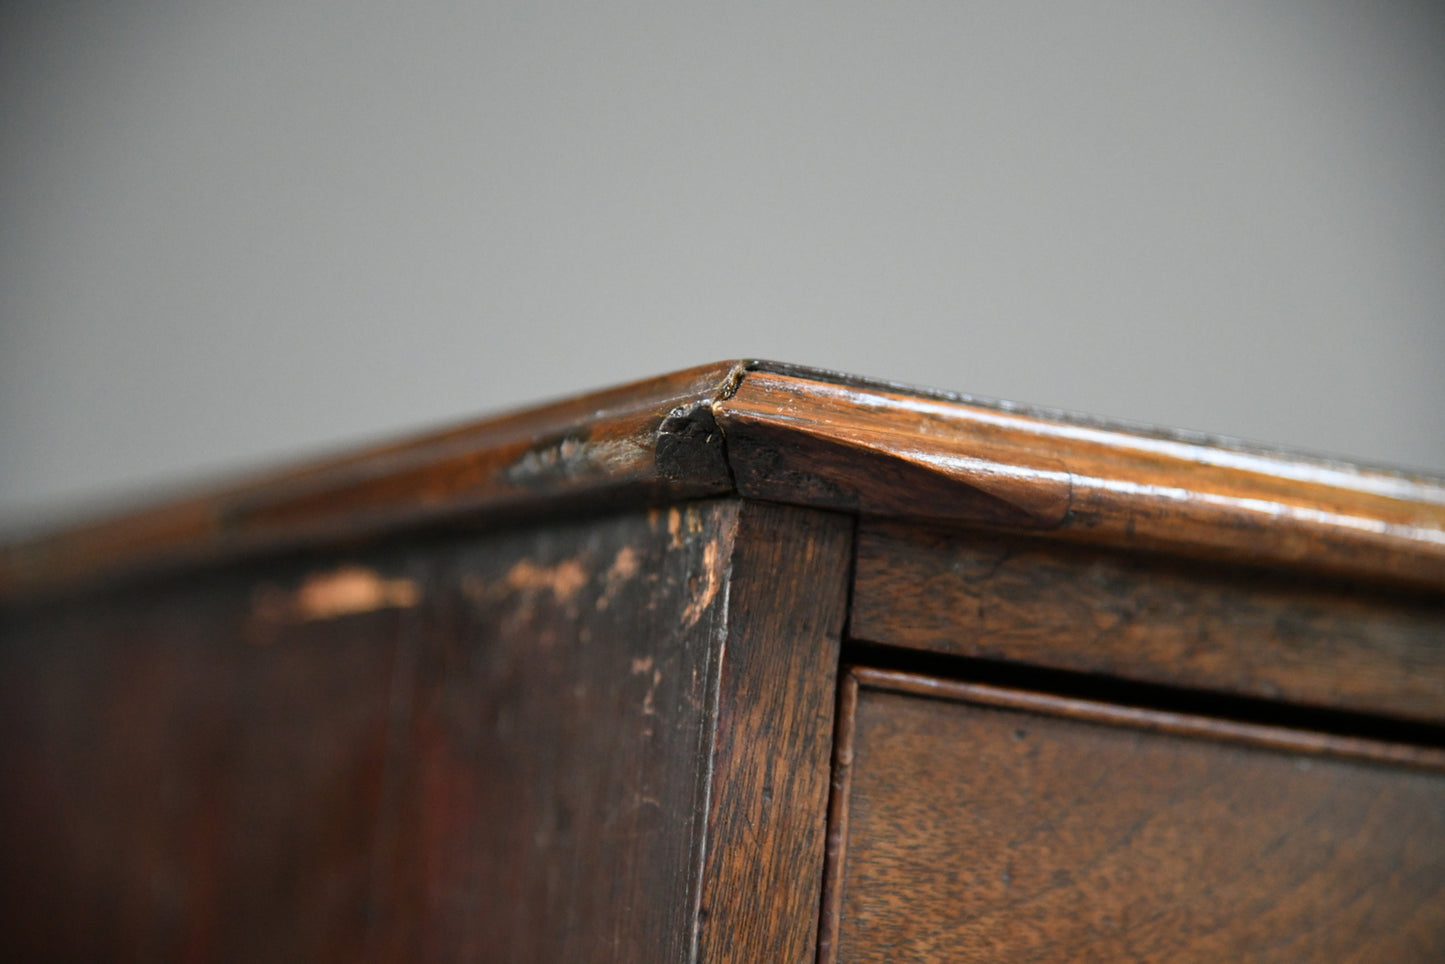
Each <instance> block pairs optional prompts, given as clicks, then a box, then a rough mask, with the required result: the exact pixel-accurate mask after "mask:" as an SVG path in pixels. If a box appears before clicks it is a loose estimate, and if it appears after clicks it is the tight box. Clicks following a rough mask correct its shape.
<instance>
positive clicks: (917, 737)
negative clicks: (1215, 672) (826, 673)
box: [837, 674, 1445, 964]
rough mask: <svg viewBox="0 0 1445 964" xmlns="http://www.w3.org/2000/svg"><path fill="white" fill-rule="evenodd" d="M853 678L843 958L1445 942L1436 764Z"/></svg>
mask: <svg viewBox="0 0 1445 964" xmlns="http://www.w3.org/2000/svg"><path fill="white" fill-rule="evenodd" d="M862 681H863V683H864V687H863V690H862V693H861V696H860V698H859V701H858V708H857V719H856V732H855V737H854V741H853V745H852V757H851V760H852V767H851V770H852V773H851V792H850V796H849V815H848V821H849V823H848V841H847V850H846V857H845V866H844V868H843V873H842V881H841V885H842V886H841V891H842V892H841V894H840V897H841V916H840V920H839V923H840V939H839V948H838V956H837V959H838V960H839V961H842V962H853V961H890V962H897V961H941V960H1031V961H1068V962H1079V961H1109V962H1113V961H1120V960H1128V961H1178V960H1191V961H1226V960H1230V961H1232V960H1251V961H1289V962H1297V961H1329V962H1348V961H1358V962H1361V964H1364V962H1375V961H1392V962H1412V961H1419V962H1425V961H1437V960H1440V959H1441V957H1442V956H1445V773H1442V772H1441V771H1440V770H1438V769H1434V770H1419V769H1406V770H1398V769H1391V768H1386V767H1382V766H1379V765H1377V764H1374V763H1370V762H1364V761H1362V760H1359V759H1345V758H1336V759H1331V758H1319V757H1314V758H1305V757H1300V756H1297V755H1294V754H1290V753H1285V752H1280V751H1279V750H1276V749H1270V748H1266V747H1264V746H1261V745H1259V744H1258V743H1257V742H1242V741H1240V742H1237V741H1235V740H1233V739H1228V738H1224V737H1225V736H1226V735H1225V734H1213V731H1212V729H1211V726H1210V724H1209V723H1208V721H1204V722H1202V723H1201V725H1200V727H1199V729H1198V731H1197V733H1198V735H1193V736H1185V735H1173V734H1165V733H1161V732H1150V731H1149V730H1145V729H1141V728H1137V727H1134V726H1121V725H1111V724H1109V723H1107V722H1099V723H1089V722H1082V721H1081V720H1080V719H1079V718H1078V716H1079V714H1078V713H1077V712H1075V710H1077V707H1066V708H1064V709H1065V712H1064V713H1062V714H1055V713H1052V712H1050V710H1049V706H1048V700H1047V698H1046V697H1034V698H1033V700H1032V704H1031V705H1032V706H1033V709H1034V711H1033V712H1019V711H1017V710H1013V709H1002V708H999V707H998V706H997V705H990V704H989V703H987V702H985V703H979V702H971V703H970V702H961V701H953V700H944V699H925V698H920V697H918V696H912V695H903V694H900V693H897V692H891V691H889V690H887V689H880V688H878V687H879V686H887V685H889V681H888V680H887V679H886V677H885V678H874V679H873V680H871V681H870V680H869V678H868V676H867V675H866V674H865V675H864V676H863V677H862ZM870 684H871V685H870ZM944 688H945V689H946V684H945V687H944ZM952 695H955V696H961V697H964V698H968V697H969V696H970V694H969V692H968V690H967V689H966V688H965V689H960V690H958V691H957V692H955V693H953V694H952ZM1111 710H1112V708H1103V711H1104V713H1105V714H1106V715H1107V713H1108V712H1110V711H1111ZM1070 717H1073V718H1070ZM1103 718H1107V716H1106V717H1103ZM1103 718H1101V719H1103ZM1303 739H1305V741H1306V742H1308V739H1309V738H1308V737H1303ZM1281 742H1282V743H1283V742H1288V738H1286V737H1282V738H1281Z"/></svg>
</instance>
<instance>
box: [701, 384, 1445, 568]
mask: <svg viewBox="0 0 1445 964" xmlns="http://www.w3.org/2000/svg"><path fill="white" fill-rule="evenodd" d="M713 410H714V413H715V415H716V418H717V422H718V425H719V426H720V427H721V428H722V429H723V432H724V434H725V436H726V438H727V446H728V456H729V460H730V463H731V465H732V468H733V474H734V476H735V478H736V481H737V487H738V491H739V492H740V493H741V494H743V495H745V496H749V497H752V498H761V499H773V500H777V501H783V502H802V503H806V504H809V505H817V506H825V507H831V508H835V509H841V510H847V511H856V512H860V513H864V514H869V515H879V516H893V517H908V518H916V519H930V520H939V521H944V522H948V523H953V524H966V525H986V526H997V527H1004V528H1010V529H1021V530H1033V531H1045V532H1051V533H1055V534H1057V535H1059V536H1061V537H1066V538H1070V539H1080V540H1086V541H1090V542H1096V543H1104V544H1109V545H1119V546H1127V547H1130V548H1143V549H1157V550H1164V551H1169V552H1176V553H1183V554H1187V555H1207V556H1211V557H1215V558H1220V559H1229V560H1233V561H1244V562H1250V563H1257V564H1264V565H1277V566H1278V565H1282V566H1287V567H1292V568H1301V569H1307V570H1312V571H1327V572H1333V573H1339V574H1344V575H1349V576H1354V577H1358V578H1367V579H1371V580H1385V581H1395V582H1400V583H1405V584H1411V585H1415V586H1421V587H1429V588H1433V589H1435V590H1437V591H1438V590H1440V589H1442V588H1445V483H1442V482H1441V481H1440V480H1438V479H1431V478H1425V477H1412V476H1405V475H1400V474H1395V473H1390V472H1386V471H1378V470H1369V469H1363V468H1358V467H1354V466H1348V465H1343V464H1340V463H1331V462H1327V461H1324V460H1321V459H1312V458H1309V457H1304V456H1293V455H1285V454H1276V453H1269V452H1267V451H1264V450H1261V449H1257V448H1250V447H1246V446H1241V445H1238V444H1233V443H1221V442H1218V441H1217V440H1208V439H1200V438H1190V437H1188V436H1183V435H1170V434H1167V433H1160V432H1151V431H1144V430H1128V429H1124V428H1120V427H1116V426H1112V425H1109V424H1107V423H1099V422H1093V421H1090V420H1084V419H1070V418H1067V417H1065V416H1062V415H1060V414H1058V413H1053V414H1044V413H1038V412H1033V411H1029V410H1019V409H1015V408H1013V407H1011V406H1006V405H995V406H992V407H990V406H986V405H981V404H978V403H977V402H975V401H967V402H965V401H961V400H954V399H950V398H947V397H931V396H928V395H924V394H917V393H910V392H908V391H907V390H904V389H901V388H898V387H896V386H894V387H891V388H889V387H882V386H878V385H876V384H871V383H868V382H857V383H851V384H850V383H848V382H846V381H836V380H833V379H831V378H827V377H820V376H819V375H816V374H809V373H801V372H789V371H776V372H775V371H766V370H758V371H753V372H750V373H749V374H748V375H747V376H746V377H744V378H743V379H742V380H741V381H740V382H739V384H738V386H737V389H736V391H735V392H733V393H732V394H731V395H729V396H728V397H726V398H724V399H721V400H719V401H718V402H717V403H716V404H714V406H713Z"/></svg>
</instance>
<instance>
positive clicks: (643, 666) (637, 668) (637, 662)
mask: <svg viewBox="0 0 1445 964" xmlns="http://www.w3.org/2000/svg"><path fill="white" fill-rule="evenodd" d="M650 672H652V657H651V656H643V657H641V658H634V659H633V660H632V675H633V676H641V675H642V674H643V673H650Z"/></svg>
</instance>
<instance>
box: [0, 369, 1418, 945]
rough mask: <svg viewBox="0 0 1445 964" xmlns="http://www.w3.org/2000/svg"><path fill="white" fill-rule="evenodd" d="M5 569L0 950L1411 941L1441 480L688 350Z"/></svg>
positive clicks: (18, 547)
mask: <svg viewBox="0 0 1445 964" xmlns="http://www.w3.org/2000/svg"><path fill="white" fill-rule="evenodd" d="M0 593H3V599H4V608H3V617H0V618H3V623H0V632H3V636H0V720H3V727H0V770H3V772H4V774H5V775H6V776H5V785H4V786H5V789H4V793H3V796H0V859H3V865H4V867H5V868H6V873H5V874H4V875H3V879H0V926H3V932H4V933H5V934H6V935H7V942H8V943H9V944H10V946H11V947H13V948H14V949H15V950H16V951H17V952H18V954H19V956H20V957H22V958H24V959H33V960H55V959H75V960H82V959H84V960H97V959H111V960H171V959H175V960H179V959H184V960H207V961H209V960H268V961H274V960H347V961H354V960H378V961H380V960H388V961H389V960H411V959H426V960H432V959H435V960H475V961H627V962H635V961H713V962H756V961H788V962H804V961H808V962H811V961H819V962H823V964H831V962H834V961H838V962H842V961H962V960H1011V961H1023V960H1036V961H1119V960H1139V961H1214V960H1218V961H1238V960H1260V961H1306V960H1320V961H1350V960H1358V961H1384V960H1388V961H1394V962H1405V961H1437V960H1440V959H1442V958H1445V483H1442V482H1441V481H1439V480H1435V479H1430V478H1422V477H1412V476H1405V475H1401V474H1397V473H1392V472H1389V471H1384V470H1374V469H1366V468H1361V467H1356V466H1350V465H1344V464H1339V463H1333V462H1328V461H1324V460H1318V459H1312V458H1308V457H1304V456H1296V455H1290V454H1281V453H1277V452H1273V451H1269V450H1264V449H1260V448H1255V447H1251V446H1248V445H1244V444H1240V443H1232V442H1221V441H1217V440H1211V439H1205V438H1200V437H1194V436H1189V435H1184V434H1173V433H1167V432H1157V431H1152V430H1144V429H1139V428H1133V427H1124V426H1118V425H1114V424H1110V423H1105V422H1096V421H1091V420H1088V419H1082V418H1078V417H1074V416H1067V415H1063V414H1060V413H1055V412H1044V411H1037V410H1030V409H1023V408H1018V407H1014V406H1008V405H1002V404H998V403H988V402H982V401H979V400H974V399H970V398H967V397H963V396H955V395H948V394H943V393H927V392H918V391H914V390H909V389H904V388H900V387H899V386H895V385H890V384H886V383H877V382H870V381H867V380H861V379H854V378H849V377H845V376H840V375H836V374H832V373H826V372H817V371H812V370H807V369H800V368H794V367H790V366H783V365H776V364H770V363H760V362H745V363H728V364H723V365H718V366H711V367H707V368H701V369H696V370H693V371H689V372H683V373H680V374H677V375H673V376H668V377H664V378H660V379H656V380H653V381H650V382H645V383H639V384H635V385H630V386H625V387H623V388H620V389H615V390H612V391H608V392H603V393H598V394H594V395H589V396H585V397H582V398H578V399H575V400H570V401H564V402H560V403H556V404H553V405H549V406H545V407H541V408H536V409H531V410H528V411H524V412H519V413H516V414H513V415H508V416H503V417H500V418H495V419H491V420H489V421H485V422H482V423H479V424H475V425H470V426H464V427H460V428H457V429H453V430H450V431H447V432H442V433H437V434H432V435H429V436H426V437H423V438H419V439H416V440H414V441H410V442H404V443H401V444H397V445H393V446H389V447H385V448H380V449H375V450H371V451H367V452H363V453H359V454H357V455H354V456H350V457H346V458H341V459H335V460H331V461H326V462H321V463H317V464H315V465H312V466H308V467H304V468H301V469H298V470H294V471H290V472H286V473H282V474H278V475H275V476H271V477H268V478H264V479H260V480H256V481H252V482H247V483H243V484H240V485H237V486H235V487H232V488H229V489H225V490H220V491H216V492H212V493H207V494H203V495H200V496H196V497H192V498H189V499H182V500H177V501H174V502H171V503H169V504H166V505H164V506H159V507H156V508H152V509H148V510H143V511H139V512H136V513H133V514H130V515H125V516H120V517H116V518H113V519H110V520H106V521H103V522H98V523H95V524H92V525H88V526H82V527H78V528H75V529H71V530H67V531H63V532H57V533H54V534H51V535H48V536H43V537H40V538H33V539H29V540H27V541H20V542H13V543H11V544H9V545H8V546H6V547H5V549H4V550H3V557H0Z"/></svg>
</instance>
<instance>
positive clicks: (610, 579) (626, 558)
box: [597, 546, 641, 612]
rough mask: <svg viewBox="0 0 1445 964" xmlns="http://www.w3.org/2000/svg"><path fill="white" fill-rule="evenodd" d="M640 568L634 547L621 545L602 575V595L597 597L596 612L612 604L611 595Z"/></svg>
mask: <svg viewBox="0 0 1445 964" xmlns="http://www.w3.org/2000/svg"><path fill="white" fill-rule="evenodd" d="M640 568H641V564H640V563H639V562H638V560H637V550H636V549H633V548H632V547H631V546H623V547H622V548H621V549H618V550H617V556H616V557H615V558H614V559H613V560H612V565H611V566H610V567H609V568H608V570H607V572H606V574H605V575H604V576H603V580H604V585H603V588H602V595H600V596H598V597H597V610H598V612H601V611H602V610H604V609H606V608H607V607H608V606H610V605H612V599H613V597H614V596H616V595H617V594H618V593H619V592H620V591H621V590H622V587H623V586H625V585H626V584H627V583H628V582H629V581H630V580H631V579H633V578H634V577H635V576H636V575H637V571H638V570H639V569H640Z"/></svg>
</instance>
